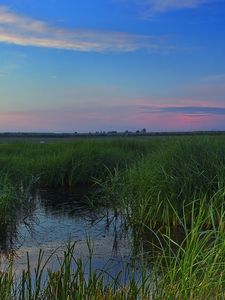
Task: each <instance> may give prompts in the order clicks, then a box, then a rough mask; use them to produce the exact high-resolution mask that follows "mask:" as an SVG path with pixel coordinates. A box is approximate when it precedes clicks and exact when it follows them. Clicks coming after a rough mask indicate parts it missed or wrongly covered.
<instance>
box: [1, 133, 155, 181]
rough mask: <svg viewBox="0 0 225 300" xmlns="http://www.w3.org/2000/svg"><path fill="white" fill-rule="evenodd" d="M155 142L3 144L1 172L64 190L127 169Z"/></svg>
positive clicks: (149, 150) (136, 140)
mask: <svg viewBox="0 0 225 300" xmlns="http://www.w3.org/2000/svg"><path fill="white" fill-rule="evenodd" d="M159 143H160V141H159V142H156V141H155V140H154V139H152V140H146V139H140V140H139V139H124V140H121V139H106V140H104V139H103V140H92V139H88V140H86V139H85V140H78V141H77V142H71V143H55V144H37V143H36V144H35V143H29V142H24V143H11V144H0V164H1V170H2V172H4V173H7V174H8V176H9V177H10V178H12V180H14V181H16V182H17V181H18V179H19V180H23V182H27V181H28V182H29V181H30V178H31V176H34V177H35V178H37V177H38V178H39V183H40V184H41V185H42V186H43V185H44V186H50V187H56V186H58V187H65V186H70V187H73V186H76V185H80V184H82V185H85V184H91V183H93V178H95V179H96V178H98V179H100V178H105V176H107V172H108V171H107V169H110V170H112V169H113V168H115V167H124V166H126V165H127V164H130V163H132V162H134V161H136V160H138V159H140V157H142V156H143V155H146V153H150V152H151V151H152V149H153V148H155V147H157V146H158V144H159Z"/></svg>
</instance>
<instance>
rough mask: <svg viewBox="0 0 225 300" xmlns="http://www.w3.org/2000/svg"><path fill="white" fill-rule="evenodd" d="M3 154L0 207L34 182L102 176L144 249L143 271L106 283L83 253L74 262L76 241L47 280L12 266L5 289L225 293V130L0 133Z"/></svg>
mask: <svg viewBox="0 0 225 300" xmlns="http://www.w3.org/2000/svg"><path fill="white" fill-rule="evenodd" d="M0 163H1V173H0V211H2V212H4V211H5V210H7V208H8V207H11V205H14V204H15V203H16V201H18V199H23V200H20V201H21V202H20V203H24V201H25V200H24V199H25V197H24V191H26V193H27V190H28V189H29V187H30V186H32V185H33V184H38V185H39V186H48V187H55V188H58V187H64V188H65V187H67V188H76V187H77V186H80V185H85V186H91V185H96V186H97V187H98V189H101V197H102V198H104V201H106V202H107V203H108V205H111V206H114V207H116V209H117V210H119V211H120V213H121V215H123V216H124V218H125V220H126V222H127V223H128V224H129V226H130V227H131V228H132V230H133V234H134V237H136V239H138V240H139V242H140V241H142V242H143V243H144V248H143V251H144V252H145V257H146V260H145V262H143V266H142V276H141V278H140V280H139V281H137V280H135V279H134V277H132V274H131V278H130V281H129V282H127V283H126V285H124V286H120V285H119V284H118V280H117V278H115V279H114V280H113V281H111V282H108V283H103V273H100V274H95V273H94V272H93V273H90V277H89V279H87V280H86V279H84V270H83V269H82V262H81V261H76V262H75V263H76V264H77V268H76V270H72V265H74V261H73V260H74V257H73V255H72V250H71V248H69V249H68V253H65V257H64V261H63V262H62V265H61V269H60V270H59V271H58V272H56V273H54V272H51V271H49V272H48V278H47V279H46V280H45V284H44V285H43V284H41V283H40V281H41V280H42V279H41V278H42V272H41V270H42V269H40V267H38V266H37V270H36V279H35V284H33V283H32V284H31V270H29V264H28V269H27V271H24V273H23V274H21V278H20V279H19V281H18V279H17V280H16V279H15V277H14V274H13V271H12V269H10V267H9V269H8V270H6V271H5V272H3V273H1V274H0V293H1V294H0V296H1V297H0V299H171V300H172V299H196V300H197V299H202V300H203V299H204V300H205V299H224V298H225V268H224V264H225V260H224V252H225V210H224V196H225V137H224V136H222V135H221V136H194V137H191V136H187V137H185V136H184V137H166V138H163V137H158V138H141V137H140V138H127V139H124V138H120V139H118V138H112V139H98V140H95V139H90V140H88V139H85V140H82V139H81V140H77V141H74V142H70V143H67V142H66V143H45V144H38V143H29V142H27V141H26V142H22V143H21V142H20V143H15V142H13V143H9V144H7V143H2V144H0ZM26 193H25V194H26ZM13 203H14V204H13ZM178 233H179V234H178ZM150 236H151V237H154V238H150ZM72 248H73V247H72ZM149 249H151V250H149ZM72 261H73V263H72ZM146 262H147V266H146ZM148 264H149V265H151V272H150V274H148V272H147V270H148ZM118 276H119V274H118ZM18 282H19V284H18ZM16 283H17V286H15V285H16Z"/></svg>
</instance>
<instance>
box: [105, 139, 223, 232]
mask: <svg viewBox="0 0 225 300" xmlns="http://www.w3.org/2000/svg"><path fill="white" fill-rule="evenodd" d="M103 186H104V187H105V190H106V191H107V193H108V194H109V199H113V198H114V199H116V200H117V202H118V203H120V205H121V204H122V213H124V212H125V213H126V218H127V219H129V220H130V223H132V224H133V225H140V226H142V224H145V225H147V226H150V227H159V226H163V225H167V224H170V225H174V226H175V225H176V224H178V223H179V219H178V218H177V215H176V214H174V211H173V210H172V209H171V205H172V206H173V207H175V208H176V211H177V212H178V216H181V214H182V213H183V211H182V207H183V204H184V203H185V204H188V203H190V202H192V201H193V199H200V198H206V199H207V200H208V201H206V204H210V201H214V197H212V196H213V195H214V194H215V193H220V194H221V195H223V193H224V191H225V139H224V138H221V137H219V138H215V137H214V138H212V137H202V138H200V137H198V138H193V137H192V138H189V137H187V138H181V139H175V138H174V139H173V140H169V141H168V142H167V144H163V145H162V146H161V147H160V148H158V149H157V150H156V151H154V153H151V154H150V155H148V156H146V157H145V158H143V159H142V160H139V161H137V162H136V164H133V165H131V166H129V167H128V168H127V169H126V170H125V171H124V170H120V171H118V172H117V173H116V174H114V175H113V176H111V178H110V180H109V181H108V182H107V184H105V185H104V184H103ZM116 200H115V201H116ZM111 201H112V200H111ZM221 201H223V197H222V198H221ZM217 204H218V205H220V203H217ZM205 209H207V206H206V207H205ZM186 213H187V214H188V212H186Z"/></svg>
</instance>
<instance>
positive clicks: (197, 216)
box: [0, 195, 225, 300]
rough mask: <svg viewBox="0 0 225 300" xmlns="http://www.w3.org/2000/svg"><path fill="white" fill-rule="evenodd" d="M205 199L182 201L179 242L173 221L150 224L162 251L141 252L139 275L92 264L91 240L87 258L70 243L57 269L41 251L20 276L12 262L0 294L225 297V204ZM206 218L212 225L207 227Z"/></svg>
mask: <svg viewBox="0 0 225 300" xmlns="http://www.w3.org/2000/svg"><path fill="white" fill-rule="evenodd" d="M217 196H218V195H215V196H214V197H217ZM206 204H207V203H206V198H204V199H199V200H195V201H192V202H191V203H190V206H191V209H190V208H188V207H187V206H185V205H184V206H183V208H182V209H183V216H182V218H181V220H180V224H181V227H182V231H183V237H182V240H180V241H179V242H178V241H177V240H176V238H175V237H174V234H173V233H172V230H171V227H170V226H168V227H167V228H165V229H164V231H154V230H153V229H151V228H146V229H147V230H149V231H151V232H153V233H154V235H155V237H156V240H155V243H154V245H153V244H152V245H151V247H156V248H157V250H158V251H156V252H152V253H151V255H150V254H148V255H147V253H143V254H140V257H144V256H145V258H146V260H142V264H141V266H140V269H139V270H138V276H137V273H136V272H137V270H135V269H134V270H133V271H131V272H130V274H129V277H128V278H127V280H126V282H124V283H121V280H120V276H121V272H119V273H118V274H117V275H116V276H115V277H114V278H112V276H108V272H107V270H94V269H93V267H92V255H93V248H92V245H91V242H90V240H88V241H87V242H88V243H89V253H90V256H89V258H88V260H87V261H86V262H85V261H83V260H82V259H79V258H76V257H75V251H76V244H68V248H67V250H66V251H65V252H64V256H63V259H62V260H60V261H59V268H58V270H57V271H51V270H50V269H48V261H49V260H50V259H51V257H48V258H45V259H44V255H43V252H42V251H40V253H39V258H38V263H37V266H36V268H35V270H34V271H33V270H32V269H31V267H30V262H29V255H28V259H27V268H26V270H24V271H23V272H22V273H21V274H20V275H19V276H18V275H17V276H16V275H15V273H14V272H13V262H11V263H10V265H9V268H8V269H7V270H5V272H2V273H1V274H0V287H1V289H0V293H1V294H0V295H1V299H8V300H11V299H15V300H17V299H18V300H25V299H29V300H30V299H32V300H33V299H36V300H37V299H49V300H52V299H65V300H67V299H74V300H75V299H99V300H100V299H121V300H122V299H124V300H125V299H152V300H162V299H165V300H166V299H169V300H170V299H171V300H172V299H180V300H181V299H182V300H205V299H212V300H213V299H224V297H225V262H224V253H225V231H224V224H225V211H224V205H222V206H221V208H220V209H219V210H216V213H215V207H214V203H213V202H212V203H211V205H210V206H209V207H208V209H207V211H206V210H205V205H206ZM171 209H172V210H174V213H175V214H176V213H177V212H176V208H174V207H171ZM187 209H188V212H190V211H191V223H189V220H188V222H187V220H186V210H187ZM196 211H197V213H196ZM218 215H219V219H220V223H219V224H218V223H217V219H218ZM177 217H178V218H179V217H180V216H177ZM188 223H189V224H188ZM206 223H209V224H211V225H212V226H210V227H209V228H205V225H204V224H206ZM140 257H139V258H140ZM150 259H151V264H149V260H150ZM87 266H88V268H87ZM87 270H88V273H87Z"/></svg>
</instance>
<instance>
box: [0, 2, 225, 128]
mask: <svg viewBox="0 0 225 300" xmlns="http://www.w3.org/2000/svg"><path fill="white" fill-rule="evenodd" d="M224 16H225V1H224V0H183V1H181V0H95V1H93V0H92V1H91V0H82V1H72V0H64V1H59V0H8V1H5V0H3V1H0V131H45V132H46V131H55V132H73V131H79V132H83V131H85V132H89V131H99V130H106V131H107V130H119V131H124V130H127V129H128V130H136V129H141V128H143V127H145V128H146V129H147V130H149V131H168V130H169V131H170V130H171V131H177V130H225V55H224V53H225V39H224V36H225V18H224Z"/></svg>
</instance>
